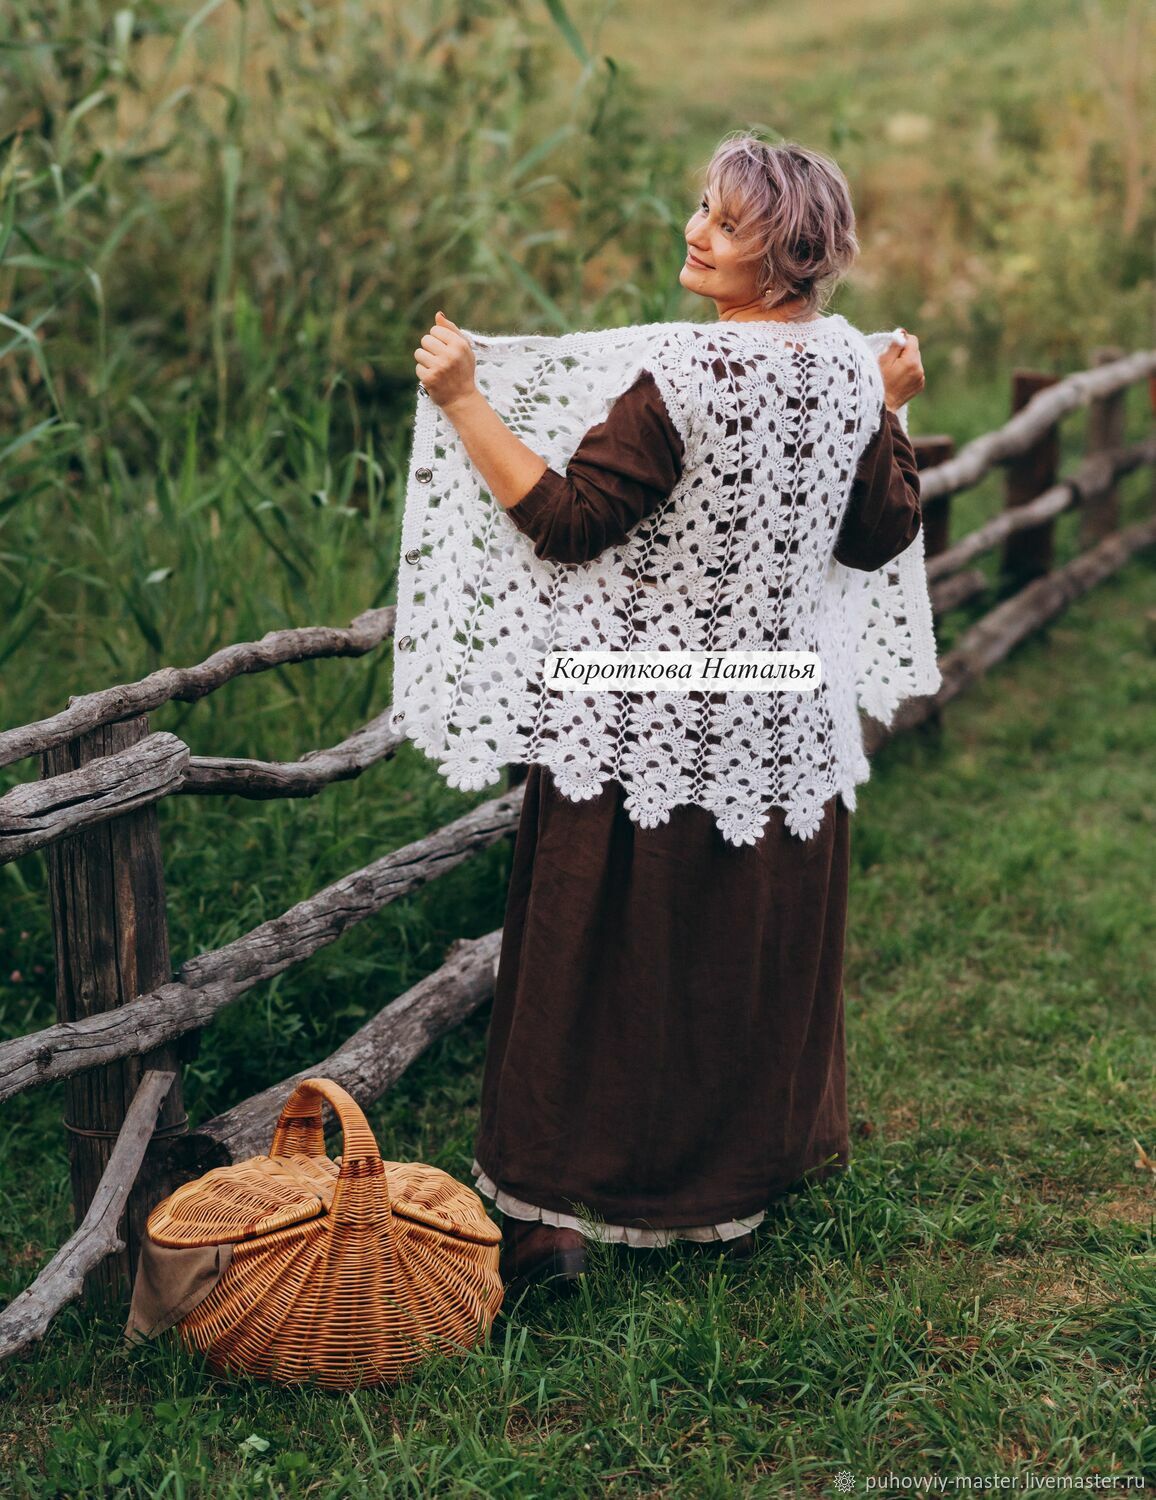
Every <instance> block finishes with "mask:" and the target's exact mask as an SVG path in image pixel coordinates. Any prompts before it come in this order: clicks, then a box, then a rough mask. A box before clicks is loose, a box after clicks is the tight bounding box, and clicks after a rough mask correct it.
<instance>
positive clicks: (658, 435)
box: [506, 370, 683, 563]
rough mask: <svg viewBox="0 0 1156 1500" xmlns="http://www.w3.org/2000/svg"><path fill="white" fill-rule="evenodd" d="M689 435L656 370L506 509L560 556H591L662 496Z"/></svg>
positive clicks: (546, 550)
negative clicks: (675, 418)
mask: <svg viewBox="0 0 1156 1500" xmlns="http://www.w3.org/2000/svg"><path fill="white" fill-rule="evenodd" d="M682 460H683V442H682V438H681V436H680V434H679V432H678V429H677V428H676V427H675V426H674V424H673V422H672V421H671V419H670V415H669V413H668V412H667V410H666V405H665V403H664V402H663V399H662V397H661V395H660V394H659V391H658V387H657V386H656V385H655V383H654V376H653V375H652V374H651V373H650V371H649V370H643V372H642V374H641V375H640V376H639V377H638V379H637V380H636V381H635V382H634V384H633V385H632V386H631V387H630V388H629V390H626V391H624V392H623V393H622V395H621V396H619V397H618V399H617V400H616V401H615V403H614V405H613V406H612V407H611V408H610V411H609V412H608V414H607V416H606V418H605V420H604V421H602V422H599V423H598V424H597V426H594V427H591V428H590V430H589V431H588V432H587V433H586V435H585V436H584V437H583V439H582V441H581V442H580V443H579V444H578V447H577V448H576V449H575V450H574V453H573V454H572V455H571V458H570V461H569V463H568V464H567V465H566V472H565V474H559V473H558V471H557V470H556V469H547V470H546V472H545V473H544V474H543V475H542V477H541V479H539V480H538V482H537V483H536V484H535V485H534V487H533V489H531V490H529V491H528V492H527V493H526V494H525V495H523V496H522V498H521V499H520V500H519V501H518V502H517V503H516V504H514V505H510V506H507V507H506V514H507V515H508V516H509V518H510V520H511V521H513V523H514V525H515V526H516V527H517V528H518V530H519V531H521V532H524V533H525V535H526V536H528V537H530V538H531V539H532V540H533V542H534V552H535V555H536V556H538V557H541V558H544V559H547V558H548V559H550V560H551V561H553V562H563V563H581V562H590V561H591V560H592V559H593V558H595V557H597V556H598V555H599V553H601V552H604V551H605V550H606V548H607V547H612V546H614V545H615V544H616V543H618V542H621V541H623V540H624V539H625V538H626V537H627V536H628V535H629V533H630V532H631V531H632V530H633V529H634V527H635V526H637V525H638V523H639V522H640V521H641V520H643V519H644V517H646V516H648V515H650V513H651V512H652V511H654V510H657V508H658V507H659V506H660V505H661V504H662V502H663V501H664V500H665V499H666V498H667V496H668V495H669V494H670V492H671V490H673V489H674V486H675V485H676V484H677V483H678V479H679V476H680V475H681V473H682Z"/></svg>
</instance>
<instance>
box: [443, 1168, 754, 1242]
mask: <svg viewBox="0 0 1156 1500" xmlns="http://www.w3.org/2000/svg"><path fill="white" fill-rule="evenodd" d="M470 1171H471V1173H472V1174H473V1176H474V1177H475V1178H476V1179H477V1182H476V1184H475V1185H476V1186H477V1187H478V1188H480V1189H481V1191H482V1192H483V1193H485V1195H486V1197H487V1198H492V1199H493V1200H494V1204H495V1206H496V1207H497V1208H499V1209H501V1211H502V1213H504V1214H509V1216H510V1217H511V1218H512V1219H541V1221H542V1223H543V1224H550V1225H553V1226H554V1228H556V1229H577V1230H578V1231H579V1233H580V1234H584V1235H585V1236H586V1238H587V1239H596V1240H600V1241H601V1242H602V1243H603V1244H609V1245H631V1246H633V1247H634V1248H636V1249H642V1248H651V1247H658V1246H663V1245H669V1244H670V1243H671V1242H672V1241H673V1240H695V1241H697V1242H698V1243H700V1244H710V1243H711V1242H713V1241H715V1240H719V1241H722V1240H735V1239H738V1238H739V1236H740V1235H743V1234H749V1233H750V1231H751V1230H752V1229H756V1228H757V1227H758V1226H759V1225H760V1224H761V1223H762V1222H763V1220H764V1219H765V1218H766V1214H767V1211H766V1209H765V1208H763V1209H760V1210H759V1212H758V1213H757V1214H751V1216H750V1217H749V1218H746V1219H728V1220H727V1222H726V1223H725V1224H694V1225H690V1226H688V1227H686V1228H684V1229H632V1228H630V1227H629V1226H628V1225H626V1224H603V1223H602V1222H601V1221H596V1222H595V1224H594V1225H593V1226H592V1225H591V1224H590V1222H589V1221H587V1222H583V1221H582V1220H581V1219H578V1218H575V1217H574V1216H573V1215H571V1214H560V1213H555V1212H554V1210H553V1209H550V1208H539V1207H537V1205H535V1204H533V1203H524V1202H523V1201H522V1199H521V1198H515V1197H514V1196H513V1195H512V1194H511V1193H506V1192H503V1191H502V1189H501V1188H499V1187H498V1185H497V1183H496V1182H494V1180H493V1179H492V1178H491V1177H487V1176H486V1174H485V1172H483V1171H482V1168H481V1167H480V1166H479V1164H478V1161H477V1158H476V1157H475V1159H474V1161H473V1163H472V1165H471V1166H470Z"/></svg>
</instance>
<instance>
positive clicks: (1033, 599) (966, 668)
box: [863, 518, 1156, 756]
mask: <svg viewBox="0 0 1156 1500" xmlns="http://www.w3.org/2000/svg"><path fill="white" fill-rule="evenodd" d="M1153 545H1156V518H1153V519H1149V520H1147V521H1141V522H1138V523H1137V524H1136V525H1135V526H1129V527H1127V528H1126V529H1125V530H1123V531H1117V532H1115V533H1114V534H1113V535H1112V536H1110V537H1106V538H1105V539H1104V541H1102V542H1101V543H1100V544H1099V546H1097V547H1093V548H1092V550H1091V551H1090V552H1082V553H1081V554H1080V555H1079V557H1076V558H1073V559H1072V561H1071V562H1070V563H1068V564H1066V566H1064V567H1062V568H1058V569H1056V571H1055V572H1053V573H1046V574H1045V575H1044V576H1043V577H1042V578H1037V579H1036V580H1035V581H1034V582H1033V583H1029V584H1028V585H1027V586H1026V587H1025V588H1023V589H1021V590H1020V591H1019V593H1017V594H1014V595H1013V596H1012V597H1011V598H1010V599H1005V600H1004V602H1003V603H1002V604H999V605H997V606H996V608H995V609H993V610H991V611H990V612H989V613H988V614H986V615H984V616H983V618H982V619H981V620H977V621H976V623H975V624H974V625H973V626H971V628H970V629H969V630H967V631H966V632H965V634H964V635H963V637H962V639H961V640H960V642H959V644H958V645H957V646H956V647H955V648H954V649H953V650H952V651H949V652H947V654H946V655H945V656H943V657H941V658H940V661H939V670H940V675H941V676H942V678H943V683H942V685H941V687H940V689H939V691H938V692H937V693H934V694H928V695H927V696H926V697H923V698H909V699H908V700H907V701H906V702H905V703H902V704H901V705H900V706H899V708H898V709H897V710H896V712H895V718H894V719H893V721H892V723H891V726H890V728H885V727H884V726H883V725H882V724H881V723H879V721H878V720H877V719H871V718H866V717H865V719H864V730H863V743H864V749H865V750H866V753H867V754H868V755H869V756H870V755H874V754H875V752H876V751H877V750H879V749H880V748H881V747H882V746H883V745H885V744H886V743H887V742H888V740H892V739H894V738H895V736H896V735H898V734H902V733H903V732H904V731H905V730H908V729H913V728H914V727H915V725H917V724H922V723H923V722H924V721H925V720H926V719H928V718H929V717H930V716H931V715H932V714H933V713H934V712H935V711H936V710H937V709H939V708H942V707H943V706H944V705H945V704H947V703H950V702H951V700H952V699H953V698H958V697H959V695H960V693H962V692H963V691H964V690H965V688H968V687H970V686H971V684H972V683H973V682H976V681H977V680H978V679H979V678H980V677H982V676H983V674H984V673H985V672H986V671H988V669H989V668H990V667H992V666H994V665H995V664H996V663H997V662H1000V661H1003V660H1004V658H1005V657H1007V656H1008V655H1009V654H1010V652H1011V651H1012V650H1013V649H1014V648H1015V647H1016V646H1017V645H1019V643H1020V642H1021V641H1022V640H1024V639H1026V637H1028V636H1029V635H1031V634H1032V633H1033V632H1034V631H1036V630H1038V629H1039V628H1040V626H1041V625H1046V624H1047V622H1048V621H1049V620H1052V619H1054V618H1055V617H1056V616H1057V615H1059V614H1062V613H1063V611H1064V610H1065V609H1067V607H1068V605H1069V604H1071V603H1072V602H1073V601H1074V600H1076V599H1079V598H1080V597H1081V596H1082V595H1083V594H1086V593H1088V592H1089V591H1090V590H1091V589H1093V588H1095V586H1096V585H1097V584H1098V583H1101V582H1102V581H1103V580H1104V579H1105V578H1109V577H1111V575H1112V574H1113V573H1117V572H1119V570H1120V569H1121V568H1122V567H1124V566H1125V564H1126V563H1128V562H1129V561H1131V559H1132V558H1133V557H1134V556H1135V555H1136V553H1138V552H1140V551H1142V550H1143V549H1144V548H1146V547H1151V546H1153Z"/></svg>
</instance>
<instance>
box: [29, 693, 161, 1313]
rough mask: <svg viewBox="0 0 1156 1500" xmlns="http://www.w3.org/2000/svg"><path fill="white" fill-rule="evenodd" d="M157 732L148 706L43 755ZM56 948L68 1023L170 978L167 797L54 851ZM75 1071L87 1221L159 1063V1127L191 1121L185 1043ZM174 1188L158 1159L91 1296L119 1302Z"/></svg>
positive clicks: (53, 768) (50, 766) (60, 1011)
mask: <svg viewBox="0 0 1156 1500" xmlns="http://www.w3.org/2000/svg"><path fill="white" fill-rule="evenodd" d="M147 735H148V721H147V719H146V718H145V717H144V716H143V715H142V716H140V717H139V718H135V719H126V720H123V721H121V722H120V723H117V724H104V725H102V726H101V727H100V728H98V729H94V730H90V731H89V732H88V733H86V734H83V735H79V736H78V737H77V738H76V739H74V740H71V741H69V742H68V743H67V744H64V745H57V746H54V747H53V748H52V749H51V750H49V751H47V752H46V753H45V755H44V757H43V765H42V771H43V773H44V774H45V776H46V777H53V776H56V775H57V774H63V775H65V776H67V775H68V773H70V772H73V771H75V770H77V769H78V768H79V767H81V766H84V765H87V764H88V763H89V762H91V761H93V760H96V759H98V758H100V757H103V756H108V755H110V754H115V752H116V751H118V750H121V749H124V748H127V747H128V746H129V745H133V744H137V743H139V742H140V741H141V740H143V739H144V738H146V737H147ZM48 876H49V890H50V894H51V900H52V930H53V943H54V947H55V952H56V1013H57V1016H58V1017H59V1018H60V1021H61V1022H62V1023H64V1024H69V1023H76V1022H83V1021H84V1020H85V1019H86V1018H88V1017H92V1016H98V1015H101V1014H103V1013H106V1012H109V1011H116V1010H117V1009H119V1008H120V1007H122V1006H123V1005H124V1004H125V1002H126V1001H128V1000H131V999H132V998H133V996H135V995H140V994H144V993H147V992H148V991H149V990H152V989H154V988H155V987H156V986H157V985H159V984H164V983H166V982H167V981H168V980H169V978H170V977H171V974H172V969H171V966H170V963H169V938H168V925H167V922H166V918H165V882H164V867H163V864H162V861H161V849H160V835H159V831H158V828H157V814H156V808H155V807H142V808H137V809H135V810H134V811H130V812H127V813H125V814H124V815H123V816H121V817H118V818H116V819H115V820H113V821H111V822H106V823H103V824H101V826H100V827H98V828H92V829H85V830H83V831H82V832H80V833H78V834H75V835H74V836H72V837H71V838H67V839H63V840H61V841H60V842H59V843H58V844H56V845H54V846H53V847H52V848H51V849H49V851H48ZM138 1052H139V1053H140V1055H138V1056H130V1057H126V1058H123V1059H118V1060H117V1061H115V1062H113V1063H110V1064H108V1065H107V1066H105V1067H102V1068H96V1069H93V1070H91V1071H89V1072H86V1073H85V1074H84V1075H83V1076H82V1077H74V1078H71V1079H70V1080H69V1083H68V1087H67V1088H66V1089H65V1124H66V1127H67V1129H68V1132H69V1163H70V1168H71V1174H72V1198H73V1209H74V1212H75V1217H76V1222H77V1223H78V1224H79V1223H81V1221H82V1220H83V1219H84V1216H85V1214H86V1213H87V1212H88V1206H89V1204H90V1203H91V1201H92V1198H93V1194H94V1193H95V1192H96V1189H97V1186H98V1184H99V1182H100V1180H101V1178H102V1177H103V1175H104V1172H105V1169H106V1168H107V1166H108V1163H109V1158H110V1155H111V1152H112V1148H113V1142H114V1141H115V1140H116V1138H117V1135H118V1134H119V1131H120V1128H121V1126H122V1125H123V1124H124V1120H125V1115H126V1113H127V1110H128V1106H129V1103H130V1101H131V1100H132V1098H133V1095H134V1094H135V1093H136V1091H137V1089H138V1088H139V1086H140V1082H141V1078H142V1076H143V1075H144V1073H145V1072H146V1071H148V1070H149V1069H155V1070H159V1071H161V1072H166V1073H172V1074H173V1075H174V1080H173V1081H172V1083H171V1086H170V1088H169V1089H168V1091H167V1097H166V1100H165V1104H164V1109H163V1111H162V1116H161V1121H160V1125H159V1127H158V1128H159V1129H161V1130H163V1131H165V1132H166V1133H172V1132H174V1131H178V1130H181V1129H183V1128H184V1123H185V1113H184V1106H183V1103H182V1098H181V1086H180V1072H179V1061H178V1057H177V1049H176V1048H175V1047H173V1046H171V1045H164V1044H162V1045H159V1046H153V1047H150V1048H148V1049H147V1050H145V1049H138ZM169 1190H170V1189H169V1187H168V1185H167V1183H166V1182H165V1181H164V1179H163V1178H162V1177H160V1176H158V1174H157V1173H156V1172H154V1171H153V1170H152V1167H151V1163H150V1162H149V1161H148V1160H147V1159H146V1162H145V1165H144V1169H143V1170H142V1172H141V1173H140V1180H139V1183H138V1185H137V1188H136V1190H135V1191H134V1192H133V1193H132V1194H131V1195H130V1197H129V1204H128V1217H127V1221H126V1227H125V1236H124V1240H125V1244H124V1248H123V1249H122V1250H120V1251H118V1252H117V1253H116V1254H115V1255H112V1256H109V1257H108V1258H106V1259H104V1260H102V1262H101V1264H100V1265H99V1266H98V1267H97V1268H96V1270H95V1271H94V1272H93V1276H92V1284H91V1286H90V1287H89V1289H88V1290H89V1294H90V1295H91V1297H92V1298H93V1300H96V1301H103V1302H115V1301H116V1300H118V1298H120V1297H122V1296H127V1295H128V1293H129V1292H130V1291H131V1289H132V1275H133V1269H134V1267H135V1265H136V1258H137V1253H138V1250H139V1246H140V1241H141V1236H142V1235H143V1232H144V1223H145V1219H146V1218H147V1217H148V1214H149V1212H150V1211H151V1209H152V1208H153V1207H154V1206H155V1204H156V1203H157V1202H159V1200H160V1199H161V1198H162V1197H164V1196H165V1194H166V1192H168V1191H169Z"/></svg>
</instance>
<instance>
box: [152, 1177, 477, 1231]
mask: <svg viewBox="0 0 1156 1500" xmlns="http://www.w3.org/2000/svg"><path fill="white" fill-rule="evenodd" d="M339 1162H340V1158H338V1161H336V1162H334V1161H330V1159H329V1158H328V1157H327V1156H308V1155H303V1154H294V1155H291V1156H278V1157H269V1156H254V1157H251V1158H250V1159H249V1160H248V1161H243V1162H238V1163H237V1164H236V1165H235V1166H231V1167H214V1168H213V1169H212V1171H210V1172H206V1173H205V1175H204V1176H203V1177H198V1178H197V1180H196V1181H195V1182H187V1183H186V1184H185V1185H184V1187H180V1188H178V1189H177V1190H176V1192H175V1193H173V1195H172V1196H171V1197H170V1198H166V1199H165V1201H164V1202H163V1203H161V1204H160V1205H158V1207H156V1208H154V1209H153V1211H152V1213H151V1214H150V1215H149V1220H148V1233H149V1238H150V1239H151V1240H153V1242H154V1243H155V1244H158V1245H166V1246H170V1247H174V1248H177V1247H181V1246H193V1245H235V1244H238V1243H240V1241H242V1240H251V1239H256V1238H257V1237H258V1236H260V1235H265V1234H274V1233H276V1231H277V1230H279V1229H291V1228H292V1227H293V1226H294V1225H297V1224H304V1223H307V1222H308V1221H309V1220H310V1219H317V1218H320V1217H322V1216H323V1215H324V1214H326V1213H328V1212H329V1208H330V1206H331V1204H332V1202H333V1192H334V1188H335V1187H336V1185H337V1177H338V1172H339ZM383 1166H384V1167H385V1181H386V1190H387V1193H388V1196H389V1203H390V1208H391V1210H392V1211H393V1213H394V1214H396V1215H397V1216H398V1217H399V1218H401V1219H405V1220H407V1221H409V1222H410V1223H414V1224H420V1225H422V1226H424V1227H425V1228H427V1229H435V1230H437V1231H438V1232H439V1233H441V1234H445V1235H449V1236H450V1237H451V1238H453V1239H457V1240H464V1241H466V1242H467V1243H469V1244H474V1245H496V1244H498V1243H499V1242H500V1241H501V1238H502V1232H501V1230H500V1229H499V1228H498V1226H497V1225H496V1224H495V1223H494V1221H493V1219H491V1218H490V1216H489V1214H487V1213H486V1210H485V1207H484V1205H483V1204H482V1200H481V1199H480V1198H479V1197H478V1195H477V1194H476V1193H475V1192H474V1191H473V1190H472V1189H470V1188H467V1187H465V1186H464V1185H463V1184H462V1183H460V1182H458V1180H457V1179H456V1178H455V1177H451V1176H450V1174H449V1173H448V1172H443V1171H442V1170H441V1168H440V1167H431V1166H427V1165H426V1164H425V1163H424V1162H408V1161H407V1162H397V1161H387V1162H383Z"/></svg>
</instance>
